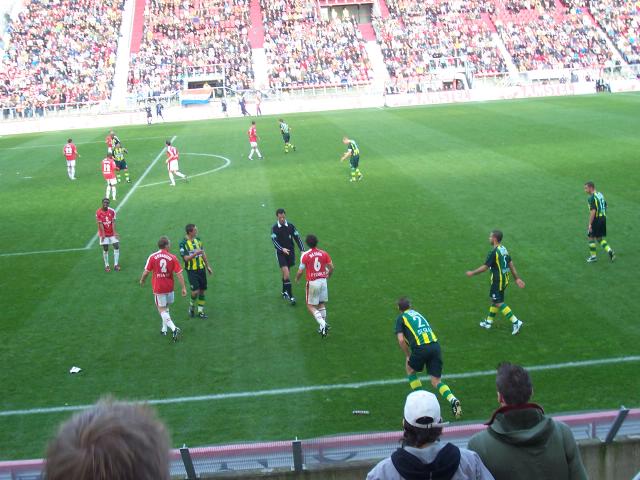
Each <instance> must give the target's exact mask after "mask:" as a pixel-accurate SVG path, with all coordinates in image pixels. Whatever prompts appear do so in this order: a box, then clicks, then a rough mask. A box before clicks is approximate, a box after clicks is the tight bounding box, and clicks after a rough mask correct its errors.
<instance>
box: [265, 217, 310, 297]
mask: <svg viewBox="0 0 640 480" xmlns="http://www.w3.org/2000/svg"><path fill="white" fill-rule="evenodd" d="M276 217H278V221H277V222H276V223H275V224H274V225H273V227H271V241H272V242H273V246H274V247H276V259H277V260H278V265H279V266H280V270H281V271H282V298H284V299H285V300H288V301H289V302H291V305H295V304H296V299H295V297H294V296H293V293H292V292H291V278H290V271H289V270H290V268H291V267H293V266H294V265H295V264H296V252H295V249H294V246H293V241H294V239H295V241H296V243H297V244H298V248H299V249H300V253H302V252H304V245H303V244H302V238H300V233H298V230H297V229H296V227H295V225H294V224H293V223H289V222H287V214H286V212H285V211H284V208H279V209H278V210H276Z"/></svg>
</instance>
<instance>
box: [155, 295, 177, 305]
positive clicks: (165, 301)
mask: <svg viewBox="0 0 640 480" xmlns="http://www.w3.org/2000/svg"><path fill="white" fill-rule="evenodd" d="M153 296H154V297H155V299H156V307H168V306H169V305H171V304H172V303H173V292H170V293H154V294H153Z"/></svg>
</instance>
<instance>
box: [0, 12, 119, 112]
mask: <svg viewBox="0 0 640 480" xmlns="http://www.w3.org/2000/svg"><path fill="white" fill-rule="evenodd" d="M123 6H124V0H104V1H100V2H96V1H94V0H27V1H26V2H25V5H24V10H23V11H22V12H21V13H20V14H19V15H18V17H17V18H16V19H14V20H13V21H11V22H10V23H9V24H8V25H7V31H8V34H9V41H8V42H7V44H6V45H5V51H4V57H3V59H2V68H0V106H1V107H2V109H3V112H4V114H5V116H6V115H7V112H14V115H15V116H18V117H31V116H41V115H43V113H44V110H45V109H50V108H65V107H64V106H57V107H52V105H59V104H70V103H77V102H92V101H100V100H106V99H109V98H110V95H111V89H112V86H113V84H112V82H113V74H114V70H115V62H116V50H117V43H118V32H119V31H120V23H121V21H122V9H123ZM12 109H13V110H12Z"/></svg>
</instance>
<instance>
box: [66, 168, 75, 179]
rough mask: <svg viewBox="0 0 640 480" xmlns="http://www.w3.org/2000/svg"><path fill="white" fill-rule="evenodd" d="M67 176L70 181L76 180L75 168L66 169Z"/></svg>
mask: <svg viewBox="0 0 640 480" xmlns="http://www.w3.org/2000/svg"><path fill="white" fill-rule="evenodd" d="M67 175H69V179H70V180H75V179H76V169H75V167H67Z"/></svg>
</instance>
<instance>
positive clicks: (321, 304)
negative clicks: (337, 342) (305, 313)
mask: <svg viewBox="0 0 640 480" xmlns="http://www.w3.org/2000/svg"><path fill="white" fill-rule="evenodd" d="M305 243H306V244H307V245H308V246H309V250H307V251H306V252H304V253H303V254H302V256H301V257H300V268H298V273H296V283H298V281H300V277H301V276H302V272H304V271H305V270H306V272H307V297H306V301H307V310H309V313H311V315H313V318H315V319H316V322H318V325H319V328H318V333H319V334H320V335H322V338H325V337H326V336H327V333H328V331H329V329H330V328H331V327H330V326H329V324H328V323H327V308H326V306H325V303H327V301H328V300H329V291H328V289H327V280H328V279H329V277H331V275H332V274H333V270H334V268H333V262H332V261H331V257H330V256H329V254H328V253H327V252H325V251H324V250H320V249H319V248H317V246H318V238H317V237H316V236H315V235H307V238H305Z"/></svg>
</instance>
